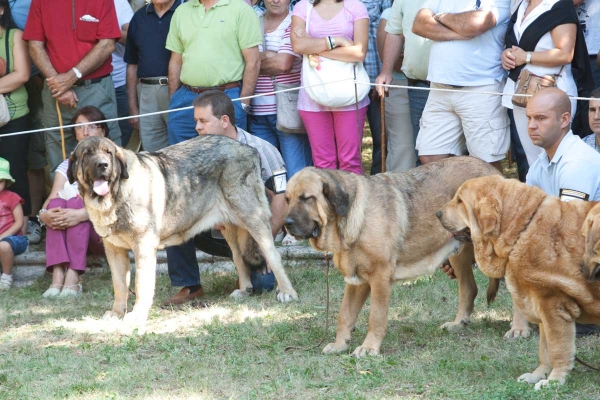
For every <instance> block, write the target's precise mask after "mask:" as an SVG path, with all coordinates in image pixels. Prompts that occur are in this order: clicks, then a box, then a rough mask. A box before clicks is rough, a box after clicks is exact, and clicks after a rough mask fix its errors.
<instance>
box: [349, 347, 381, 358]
mask: <svg viewBox="0 0 600 400" xmlns="http://www.w3.org/2000/svg"><path fill="white" fill-rule="evenodd" d="M352 355H353V356H354V357H356V358H363V357H366V356H378V355H379V349H373V348H370V347H366V346H358V347H357V348H356V349H354V351H353V352H352Z"/></svg>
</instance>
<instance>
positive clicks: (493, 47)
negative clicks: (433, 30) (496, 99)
mask: <svg viewBox="0 0 600 400" xmlns="http://www.w3.org/2000/svg"><path fill="white" fill-rule="evenodd" d="M477 5H479V8H476V7H477ZM423 8H427V9H429V10H431V11H433V12H434V13H436V14H437V13H439V12H446V13H461V12H467V11H473V10H476V9H477V10H483V11H491V12H492V13H493V14H494V16H495V17H496V26H495V27H494V28H492V29H490V30H489V31H487V32H485V33H483V34H482V35H479V36H477V37H474V38H473V39H470V40H449V41H442V42H433V44H432V45H431V52H430V56H429V70H428V73H427V80H429V81H431V82H435V83H443V84H448V85H457V86H483V85H492V84H494V83H495V82H496V81H498V82H502V81H503V80H504V77H505V76H506V72H505V71H504V70H503V69H502V64H501V59H500V57H501V55H502V50H504V34H505V33H506V27H507V25H508V20H509V18H510V0H427V1H425V3H424V4H423V6H422V7H421V9H423Z"/></svg>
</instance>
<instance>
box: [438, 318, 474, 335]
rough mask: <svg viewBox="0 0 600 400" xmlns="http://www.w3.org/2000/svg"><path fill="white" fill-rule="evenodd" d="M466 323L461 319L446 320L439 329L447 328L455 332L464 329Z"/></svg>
mask: <svg viewBox="0 0 600 400" xmlns="http://www.w3.org/2000/svg"><path fill="white" fill-rule="evenodd" d="M467 325H468V322H466V321H463V320H461V321H460V322H455V321H452V322H446V323H445V324H443V325H442V326H440V328H441V329H444V330H447V331H448V332H456V331H460V330H461V329H464V328H465V327H466V326H467Z"/></svg>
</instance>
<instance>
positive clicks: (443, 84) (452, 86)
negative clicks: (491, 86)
mask: <svg viewBox="0 0 600 400" xmlns="http://www.w3.org/2000/svg"><path fill="white" fill-rule="evenodd" d="M440 85H442V86H446V87H448V88H450V89H463V88H465V87H466V86H456V85H448V84H447V83H440Z"/></svg>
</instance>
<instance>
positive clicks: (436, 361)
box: [0, 132, 600, 399]
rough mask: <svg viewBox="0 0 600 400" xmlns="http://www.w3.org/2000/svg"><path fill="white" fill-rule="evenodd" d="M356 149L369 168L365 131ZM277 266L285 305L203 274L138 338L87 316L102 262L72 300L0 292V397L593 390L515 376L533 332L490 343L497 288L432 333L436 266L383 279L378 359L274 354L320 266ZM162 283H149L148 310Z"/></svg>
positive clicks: (290, 331) (316, 288)
mask: <svg viewBox="0 0 600 400" xmlns="http://www.w3.org/2000/svg"><path fill="white" fill-rule="evenodd" d="M364 155H365V157H364V160H363V161H364V163H363V165H364V168H365V171H369V169H370V137H369V135H368V132H367V135H366V138H365V146H364ZM510 173H511V174H512V173H514V171H512V172H510ZM39 249H40V250H43V245H41V247H40V248H39ZM288 272H289V275H290V278H291V280H292V283H293V284H294V286H295V288H296V289H297V291H298V293H299V294H300V298H301V300H300V301H299V302H297V303H293V304H288V305H283V304H279V303H277V302H276V301H275V298H274V295H273V294H265V295H260V296H253V297H251V298H249V299H247V300H246V301H243V302H237V301H234V300H232V299H229V297H228V296H227V294H228V293H229V292H230V291H231V290H232V288H233V287H234V285H235V280H236V276H235V274H233V273H229V274H206V275H205V276H203V284H204V286H205V289H206V293H207V297H206V300H207V301H208V302H209V307H208V308H196V307H193V306H184V307H182V308H179V309H168V310H164V309H160V308H159V307H157V306H155V307H154V308H153V309H152V311H151V315H150V319H149V323H148V332H147V333H146V334H145V335H131V336H128V335H123V334H120V333H119V331H118V324H115V323H114V322H105V321H102V320H100V318H101V316H102V315H103V313H104V311H105V310H107V309H109V308H110V307H111V304H112V300H113V293H112V285H111V282H110V273H109V272H108V271H107V270H99V269H96V270H93V271H90V272H89V273H88V274H86V275H85V280H84V288H85V291H84V294H83V296H82V297H80V298H78V299H75V300H68V301H59V300H47V299H42V298H41V297H40V295H41V293H43V291H44V290H45V289H46V287H47V286H48V283H49V281H48V279H42V280H40V281H38V282H37V283H36V284H35V285H33V286H30V287H28V288H23V289H12V290H11V291H9V292H0V399H55V398H74V399H125V398H140V399H142V398H143V399H159V398H160V399H164V398H167V399H189V398H207V399H213V398H218V399H220V398H236V399H237V398H242V399H259V398H291V399H296V398H300V397H302V398H306V399H312V398H327V399H330V398H332V399H362V398H402V399H413V398H423V399H449V398H451V399H571V398H572V399H583V398H589V399H592V398H600V389H599V386H600V375H599V374H598V373H596V372H593V371H590V370H588V369H586V368H584V367H582V366H579V365H577V366H576V368H575V371H574V372H573V374H572V375H571V376H570V377H569V380H568V382H567V384H566V385H565V386H562V387H552V388H548V389H547V390H544V391H542V392H534V391H533V389H532V387H531V386H528V385H526V384H518V383H517V382H516V380H515V379H516V377H517V376H519V375H520V374H522V373H524V372H530V371H532V370H533V369H534V368H535V367H536V364H537V340H538V338H537V335H536V336H535V337H534V338H532V339H529V340H523V341H512V342H509V341H505V340H502V335H503V333H504V332H505V331H506V330H507V329H508V322H509V319H510V315H511V307H510V298H509V296H508V293H507V291H506V290H505V289H503V290H501V292H500V295H499V299H498V301H497V302H496V303H495V304H493V305H492V306H491V307H490V308H488V307H487V306H486V305H485V304H484V300H483V299H478V300H477V304H476V308H475V312H474V315H473V322H472V324H471V325H470V326H469V327H467V328H466V329H465V330H464V331H462V332H460V333H448V332H445V331H441V330H440V329H439V326H440V325H441V324H442V323H444V322H446V321H449V320H452V319H453V318H454V313H455V312H456V309H457V287H456V282H455V281H450V280H449V279H447V278H446V277H445V275H442V274H441V273H439V272H438V273H436V274H435V275H434V276H433V277H429V278H423V279H420V280H417V281H415V282H410V283H405V284H399V285H396V286H395V288H394V292H393V296H392V300H391V308H390V318H389V327H388V334H387V337H386V338H385V340H384V343H383V347H382V353H383V354H382V356H379V357H371V358H367V359H361V360H356V359H354V358H352V357H351V356H350V355H349V354H343V355H333V356H325V355H322V354H321V353H320V349H321V348H322V347H323V346H324V345H322V346H320V347H319V348H317V349H313V350H311V351H293V352H285V351H284V348H285V347H286V346H288V345H300V346H309V345H313V344H316V343H317V342H318V341H319V339H320V338H321V335H322V334H323V328H324V318H325V299H326V287H325V281H324V277H325V273H324V265H323V263H322V262H320V263H313V264H310V265H306V266H304V267H298V268H295V269H290V268H288ZM476 277H477V280H478V282H479V284H480V288H481V290H480V291H481V292H482V293H483V292H484V291H485V285H486V283H487V279H486V278H485V277H484V276H483V275H481V274H480V273H479V272H478V271H476ZM175 291H176V288H171V287H170V284H169V282H168V278H167V277H166V276H161V277H159V279H158V282H157V292H156V298H155V304H160V303H161V302H162V301H163V300H165V299H166V298H168V297H170V296H171V295H173V294H174V292H175ZM330 292H331V310H332V311H331V314H330V322H331V324H332V326H331V327H330V329H329V332H328V335H327V340H326V342H325V343H327V342H329V341H332V340H333V338H334V336H335V327H334V326H335V321H336V318H337V311H338V309H339V306H340V302H341V298H342V293H343V280H342V278H341V277H340V275H339V273H337V272H336V271H334V272H332V273H331V290H330ZM480 297H483V296H480ZM368 310H369V304H368V303H367V305H366V307H365V310H363V312H362V314H361V316H360V319H359V322H358V325H357V330H356V332H355V333H354V338H353V342H352V347H351V349H350V351H351V350H352V349H354V347H356V346H358V345H359V344H360V343H361V342H362V340H363V339H364V336H365V334H366V329H367V318H368ZM597 340H598V339H597V338H586V339H578V340H577V346H578V350H579V353H578V354H579V356H580V357H581V358H582V359H584V360H587V361H589V362H591V363H595V361H596V360H598V359H600V351H599V350H598V349H597V348H596V343H597Z"/></svg>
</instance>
